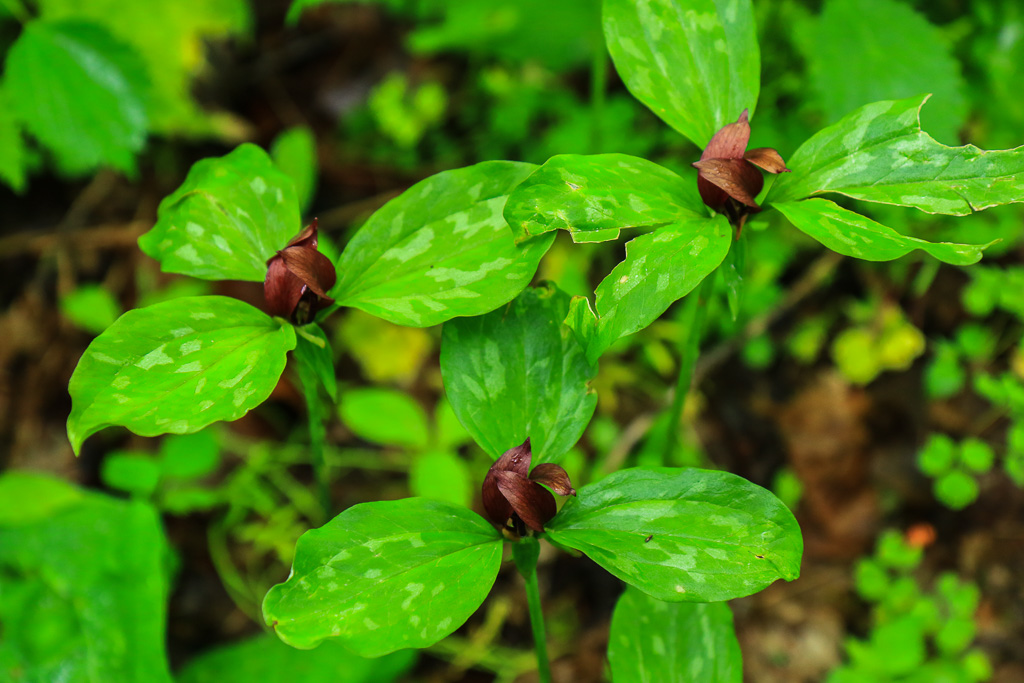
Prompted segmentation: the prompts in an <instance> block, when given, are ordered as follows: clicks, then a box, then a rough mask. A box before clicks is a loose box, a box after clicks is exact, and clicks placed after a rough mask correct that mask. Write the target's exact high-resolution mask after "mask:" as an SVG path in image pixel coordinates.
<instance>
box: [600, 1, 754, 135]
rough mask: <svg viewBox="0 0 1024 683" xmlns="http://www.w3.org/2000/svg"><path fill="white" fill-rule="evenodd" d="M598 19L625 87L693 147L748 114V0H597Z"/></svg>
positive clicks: (750, 41) (750, 63) (751, 90)
mask: <svg viewBox="0 0 1024 683" xmlns="http://www.w3.org/2000/svg"><path fill="white" fill-rule="evenodd" d="M603 17H604V36H605V41H606V42H607V43H608V51H609V52H610V53H611V55H612V61H614V62H615V68H616V69H617V70H618V72H619V75H620V76H621V77H622V80H623V82H624V83H625V84H626V87H627V88H629V91H630V92H631V93H633V95H634V96H635V97H636V98H637V99H638V100H640V101H641V102H643V103H644V104H645V105H647V106H648V107H649V108H650V110H651V111H653V112H654V113H655V114H657V115H658V116H660V117H661V118H662V119H663V120H664V121H665V123H667V124H668V125H670V126H672V127H673V128H675V129H676V130H677V131H679V132H680V133H682V134H683V135H685V136H686V137H687V138H689V139H690V140H691V141H692V142H693V143H694V144H695V145H697V146H698V147H701V148H703V147H705V146H707V143H708V140H710V139H711V136H712V135H714V133H715V131H717V130H718V129H719V128H721V127H722V126H724V125H725V124H727V123H732V122H733V121H735V120H736V119H737V118H738V117H739V115H740V112H742V111H743V110H744V109H749V110H750V113H751V114H753V113H754V105H755V104H756V103H757V93H758V90H759V88H760V84H761V55H760V52H759V50H758V46H757V35H756V31H755V27H754V9H753V7H752V6H751V3H750V0H647V1H646V2H636V0H604V13H603Z"/></svg>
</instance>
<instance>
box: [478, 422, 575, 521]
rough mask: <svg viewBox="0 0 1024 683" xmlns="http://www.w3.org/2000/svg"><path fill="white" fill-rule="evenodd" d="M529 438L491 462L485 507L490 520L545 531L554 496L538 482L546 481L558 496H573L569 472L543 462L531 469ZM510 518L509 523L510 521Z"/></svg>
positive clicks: (486, 478)
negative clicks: (531, 470)
mask: <svg viewBox="0 0 1024 683" xmlns="http://www.w3.org/2000/svg"><path fill="white" fill-rule="evenodd" d="M532 457H533V453H532V452H531V451H530V439H526V441H524V442H523V443H522V445H521V446H516V447H515V448H510V449H509V450H507V451H505V453H504V454H503V455H502V456H501V457H500V458H498V460H497V462H495V463H494V464H493V465H491V469H490V470H488V471H487V477H485V478H484V488H483V500H484V510H486V511H487V517H488V519H490V520H491V523H492V524H494V525H496V526H498V527H501V528H503V529H508V530H510V531H514V532H515V533H516V534H517V535H518V536H525V535H526V527H529V528H531V529H533V530H534V531H544V524H545V523H546V522H548V521H549V520H550V519H551V518H552V517H554V516H555V512H557V508H556V507H555V497H554V496H552V495H551V491H548V490H547V489H546V488H544V487H543V486H541V484H545V485H547V486H550V487H551V490H552V491H554V492H555V493H557V494H558V495H560V496H575V495H576V489H574V488H573V487H572V482H570V481H569V475H568V474H566V473H565V470H563V469H562V468H561V467H560V466H558V465H555V464H553V463H543V464H540V465H537V466H536V467H534V468H533V472H530V459H531V458H532ZM510 522H511V523H510Z"/></svg>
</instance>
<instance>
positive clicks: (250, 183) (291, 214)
mask: <svg viewBox="0 0 1024 683" xmlns="http://www.w3.org/2000/svg"><path fill="white" fill-rule="evenodd" d="M299 221H300V218H299V203H298V200H296V198H295V186H294V183H292V180H291V178H289V177H288V176H287V175H285V174H284V173H283V172H282V171H281V170H279V169H278V168H277V166H275V165H274V162H272V161H271V160H270V157H269V156H267V153H266V152H264V151H263V150H262V149H260V148H259V147H257V146H256V145H252V144H249V143H245V144H243V145H239V146H238V147H237V148H236V149H235V150H234V151H232V152H230V153H229V154H226V155H224V156H222V157H213V158H210V159H203V160H201V161H198V162H196V163H195V164H193V165H192V168H191V169H190V170H189V172H188V176H187V177H186V178H185V182H184V183H182V185H181V187H179V188H178V189H177V190H175V191H174V192H173V193H171V194H169V195H167V197H165V198H164V200H163V201H162V202H160V208H159V209H158V211H157V222H156V225H154V226H153V229H152V230H150V231H149V232H147V233H146V234H144V235H143V236H142V237H140V238H139V248H141V249H142V251H144V252H145V253H146V254H147V255H149V256H151V257H153V258H155V259H156V260H157V261H159V262H160V268H161V269H162V270H163V271H165V272H168V273H181V274H183V275H191V276H192V277H198V278H202V279H204V280H247V281H250V282H263V280H264V278H265V277H266V275H267V259H269V258H271V257H272V256H273V255H274V254H276V253H277V251H278V250H279V249H284V248H285V246H286V245H287V244H288V240H290V239H291V238H292V237H294V236H295V235H296V234H298V232H299V230H300V228H301V226H300V225H299Z"/></svg>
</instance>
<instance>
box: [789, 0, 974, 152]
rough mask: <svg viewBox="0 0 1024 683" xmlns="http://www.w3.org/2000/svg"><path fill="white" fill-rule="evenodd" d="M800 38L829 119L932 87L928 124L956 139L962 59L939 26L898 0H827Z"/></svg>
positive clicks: (962, 108) (962, 105)
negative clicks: (953, 49) (931, 103)
mask: <svg viewBox="0 0 1024 683" xmlns="http://www.w3.org/2000/svg"><path fill="white" fill-rule="evenodd" d="M808 29H809V30H807V31H805V32H804V33H803V34H802V35H804V36H805V38H804V39H803V40H799V41H797V43H798V44H799V45H800V47H801V48H803V52H804V58H805V59H806V60H807V64H808V67H809V69H808V70H809V72H810V82H811V85H812V87H813V90H814V93H815V95H816V97H815V100H816V101H817V102H818V103H820V105H821V108H822V109H824V112H825V118H826V119H827V121H828V122H829V123H831V122H833V121H838V120H839V119H840V118H842V117H843V116H845V115H846V114H848V113H850V112H851V111H853V110H854V109H856V108H857V107H859V106H861V105H864V104H868V103H869V102H876V101H878V100H889V99H896V98H901V97H907V96H908V95H916V94H917V93H925V92H930V93H934V97H935V106H934V107H929V109H928V111H927V112H925V121H926V123H927V122H928V121H929V117H930V119H931V123H932V125H931V126H929V127H928V128H929V130H930V131H932V133H933V134H934V135H935V136H936V137H938V138H939V139H941V140H949V141H953V140H956V139H957V131H958V130H959V129H960V127H961V126H962V125H963V122H964V117H965V115H966V114H967V106H966V104H967V103H966V100H965V98H964V81H963V79H962V78H961V76H960V66H959V64H958V63H957V61H956V59H954V58H953V56H952V55H951V54H950V51H949V47H948V45H947V40H946V38H945V37H944V36H943V35H942V33H941V32H940V29H939V28H937V27H935V26H933V25H932V24H930V23H928V21H927V19H925V18H924V17H923V16H921V15H920V14H918V13H917V12H915V11H914V10H913V9H912V8H911V7H910V6H908V5H906V4H903V3H901V2H896V0H828V1H827V2H826V3H825V4H824V7H823V8H822V12H821V16H820V18H819V19H818V20H817V22H814V23H813V24H812V25H810V26H809V27H808Z"/></svg>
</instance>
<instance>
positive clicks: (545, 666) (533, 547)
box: [512, 536, 551, 683]
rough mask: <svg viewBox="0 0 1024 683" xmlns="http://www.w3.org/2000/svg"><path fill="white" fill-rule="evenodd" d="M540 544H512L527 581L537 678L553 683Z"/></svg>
mask: <svg viewBox="0 0 1024 683" xmlns="http://www.w3.org/2000/svg"><path fill="white" fill-rule="evenodd" d="M538 557H540V543H538V542H537V539H536V538H533V537H531V536H526V537H523V538H521V539H519V541H518V542H516V543H513V544H512V559H513V560H514V561H515V563H516V568H517V569H519V573H520V574H522V575H523V579H524V580H525V581H526V604H527V606H528V607H529V610H530V628H531V629H532V630H533V649H534V652H535V653H536V654H537V676H538V678H539V679H540V683H551V663H550V662H549V661H548V642H547V638H546V636H545V635H544V612H543V611H541V608H540V588H539V587H538V585H537V558H538Z"/></svg>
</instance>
